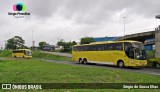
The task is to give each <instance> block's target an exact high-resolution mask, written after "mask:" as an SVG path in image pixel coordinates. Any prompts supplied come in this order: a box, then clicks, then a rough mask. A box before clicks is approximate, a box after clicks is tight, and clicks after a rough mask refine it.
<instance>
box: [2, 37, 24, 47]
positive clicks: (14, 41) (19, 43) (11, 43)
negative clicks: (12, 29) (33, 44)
mask: <svg viewBox="0 0 160 92" xmlns="http://www.w3.org/2000/svg"><path fill="white" fill-rule="evenodd" d="M24 44H25V41H24V40H23V39H22V38H21V37H20V36H14V37H12V38H11V39H8V40H7V43H6V47H5V48H6V49H11V50H14V49H20V48H26V46H24Z"/></svg>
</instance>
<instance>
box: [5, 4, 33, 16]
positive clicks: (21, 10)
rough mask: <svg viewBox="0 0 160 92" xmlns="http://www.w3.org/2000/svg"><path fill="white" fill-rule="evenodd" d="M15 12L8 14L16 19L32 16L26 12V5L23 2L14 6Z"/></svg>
mask: <svg viewBox="0 0 160 92" xmlns="http://www.w3.org/2000/svg"><path fill="white" fill-rule="evenodd" d="M12 11H13V12H8V15H12V16H14V17H15V18H24V17H25V16H27V15H30V13H28V12H26V5H25V4H23V3H22V2H17V3H16V4H13V9H12Z"/></svg>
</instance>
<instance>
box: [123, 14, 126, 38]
mask: <svg viewBox="0 0 160 92" xmlns="http://www.w3.org/2000/svg"><path fill="white" fill-rule="evenodd" d="M125 19H126V17H123V22H124V36H125V31H126V28H125V26H126V24H125V22H126V21H125Z"/></svg>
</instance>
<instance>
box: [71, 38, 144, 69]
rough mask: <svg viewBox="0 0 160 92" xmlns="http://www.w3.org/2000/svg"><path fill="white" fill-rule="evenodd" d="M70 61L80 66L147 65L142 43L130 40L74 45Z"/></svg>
mask: <svg viewBox="0 0 160 92" xmlns="http://www.w3.org/2000/svg"><path fill="white" fill-rule="evenodd" d="M72 60H73V61H76V62H78V63H82V64H87V63H99V64H109V65H116V66H118V67H128V66H132V67H141V66H146V65H147V60H146V51H145V49H144V45H143V43H141V42H138V41H130V40H126V41H108V42H94V43H90V44H85V45H74V46H73V50H72Z"/></svg>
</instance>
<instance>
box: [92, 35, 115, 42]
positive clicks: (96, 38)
mask: <svg viewBox="0 0 160 92" xmlns="http://www.w3.org/2000/svg"><path fill="white" fill-rule="evenodd" d="M116 38H117V37H107V36H106V37H95V38H93V39H94V40H95V41H96V42H102V41H113V40H114V39H116Z"/></svg>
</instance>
